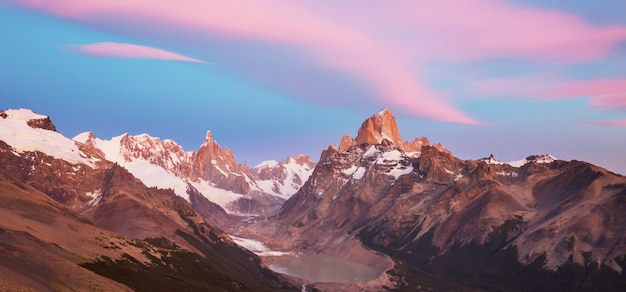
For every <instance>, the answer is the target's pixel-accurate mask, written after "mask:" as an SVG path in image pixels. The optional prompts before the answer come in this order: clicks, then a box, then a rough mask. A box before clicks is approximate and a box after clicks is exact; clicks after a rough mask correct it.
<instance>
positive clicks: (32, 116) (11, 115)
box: [4, 108, 48, 121]
mask: <svg viewBox="0 0 626 292" xmlns="http://www.w3.org/2000/svg"><path fill="white" fill-rule="evenodd" d="M4 113H5V114H7V119H13V120H22V121H28V120H39V119H45V118H47V117H48V116H44V115H40V114H37V113H35V112H33V111H32V110H30V109H25V108H20V109H7V110H5V111H4Z"/></svg>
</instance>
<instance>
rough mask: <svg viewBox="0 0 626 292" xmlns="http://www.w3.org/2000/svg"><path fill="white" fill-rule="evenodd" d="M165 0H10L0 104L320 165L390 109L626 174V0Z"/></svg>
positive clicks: (484, 146) (86, 126)
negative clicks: (323, 156)
mask: <svg viewBox="0 0 626 292" xmlns="http://www.w3.org/2000/svg"><path fill="white" fill-rule="evenodd" d="M159 3H160V4H159V5H154V4H153V3H152V2H149V1H133V4H126V2H125V1H121V0H111V1H98V0H96V1H89V2H84V1H78V0H54V1H34V0H24V1H22V0H0V36H1V37H2V40H3V41H2V42H0V52H1V53H0V68H2V69H1V70H0V107H2V108H17V107H25V108H31V109H33V110H34V111H36V112H38V113H41V114H46V115H50V116H51V118H52V119H53V121H54V123H55V124H56V125H57V128H58V129H59V130H60V131H61V132H63V133H64V134H65V135H67V136H69V137H72V136H74V135H76V134H78V133H81V132H84V131H92V132H94V133H95V134H96V135H97V136H98V137H100V138H103V139H108V138H111V137H112V136H116V135H120V134H123V133H124V132H128V133H130V134H140V133H148V134H150V135H152V136H158V137H160V138H162V139H173V140H175V141H177V142H178V143H179V144H181V145H182V146H183V147H184V148H185V149H186V150H195V149H197V148H198V146H199V145H200V144H201V143H202V140H203V139H204V135H205V133H206V131H207V130H210V131H211V132H212V134H213V137H214V138H215V139H216V140H217V141H218V143H220V144H221V145H222V146H225V147H229V148H230V149H231V150H232V151H233V152H234V154H235V156H236V157H237V159H238V161H239V162H240V163H243V162H244V160H247V161H248V162H249V163H250V164H251V165H254V164H256V163H258V162H260V161H262V160H267V159H275V160H281V159H284V158H285V157H286V156H289V155H293V154H298V153H305V154H309V155H310V156H311V157H312V158H313V159H314V160H316V159H317V158H318V157H319V154H320V152H321V151H322V150H323V149H325V148H327V147H328V145H330V144H337V143H338V142H339V140H340V138H341V136H342V135H343V134H350V135H352V136H354V135H355V134H356V130H357V129H358V127H359V126H360V123H361V122H362V121H363V120H364V119H365V118H367V117H369V116H370V115H372V114H374V113H376V112H378V111H379V110H380V109H381V108H382V107H388V108H390V109H391V110H392V111H393V112H394V113H395V115H396V117H397V119H398V124H399V126H400V131H401V133H402V136H403V137H404V138H405V139H406V140H412V139H413V138H415V137H420V136H426V137H428V138H429V139H430V140H431V142H433V143H443V144H444V145H446V146H447V147H448V148H449V149H450V150H451V151H453V152H454V153H455V154H456V155H457V156H459V157H461V158H464V159H477V158H480V157H484V156H488V155H489V154H491V153H493V154H494V155H496V156H498V157H499V158H501V160H504V161H509V160H516V159H519V158H522V157H525V156H527V155H531V154H543V153H550V154H552V155H555V156H557V157H559V158H562V159H566V160H570V159H577V160H586V161H589V162H592V163H594V164H598V165H600V166H603V167H606V168H608V169H609V170H612V171H615V172H618V173H622V174H625V173H626V155H625V154H624V153H623V152H624V151H623V149H625V148H626V147H625V146H626V18H623V15H626V3H624V2H623V1H608V0H607V1H595V2H593V3H589V4H587V3H586V2H581V1H578V2H576V1H574V2H573V1H495V0H480V1H473V2H472V3H465V2H462V4H460V3H459V2H450V3H448V1H447V0H445V1H422V2H419V3H418V2H414V1H398V2H396V3H393V5H391V3H388V2H386V1H371V2H369V3H368V6H366V7H364V6H363V5H362V4H361V2H359V1H346V2H342V4H341V5H339V4H337V3H335V2H333V1H300V2H294V1H279V0H267V1H258V2H254V3H253V4H251V3H250V2H246V1H241V3H239V2H238V1H229V3H226V4H224V3H220V2H216V3H211V2H210V1H194V0H186V1H182V2H181V1H178V2H177V1H162V2H159ZM453 4H456V5H453ZM449 7H456V9H455V10H450V8H449Z"/></svg>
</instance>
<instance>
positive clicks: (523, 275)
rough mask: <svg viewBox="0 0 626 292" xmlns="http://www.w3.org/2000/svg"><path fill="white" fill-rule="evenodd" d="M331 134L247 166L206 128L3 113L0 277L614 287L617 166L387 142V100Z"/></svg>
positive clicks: (623, 232)
mask: <svg viewBox="0 0 626 292" xmlns="http://www.w3.org/2000/svg"><path fill="white" fill-rule="evenodd" d="M338 141H339V144H338V146H334V145H331V146H329V147H328V148H327V149H326V150H323V151H321V154H320V157H319V161H318V162H317V163H316V162H314V161H312V160H311V159H310V158H309V157H308V156H306V155H295V156H291V157H287V158H286V159H285V161H282V162H277V161H265V162H262V163H260V164H259V165H258V166H255V167H249V166H248V165H247V163H243V164H239V163H238V162H237V161H236V159H235V155H234V154H233V153H232V152H231V151H230V150H229V149H228V148H223V147H222V146H220V145H219V144H218V143H217V142H216V141H214V140H213V138H212V135H211V132H207V134H206V136H205V139H204V142H203V143H202V144H201V145H200V147H199V148H198V149H197V150H195V151H187V150H184V149H183V148H182V147H181V146H179V145H178V144H177V143H176V142H174V141H172V140H161V139H159V138H156V137H152V136H149V135H148V134H142V135H136V136H132V135H128V134H123V135H120V136H117V137H113V138H111V139H109V140H106V139H101V138H98V137H96V136H95V135H94V134H93V133H90V132H86V133H82V134H79V135H78V136H76V137H74V138H72V139H70V138H67V137H65V136H63V135H62V134H61V133H59V132H57V129H56V127H55V126H54V124H53V123H52V121H51V119H50V118H49V117H47V116H43V115H39V114H36V113H33V112H32V111H30V110H27V109H18V110H13V109H9V110H5V111H2V112H0V200H1V201H2V202H3V203H2V204H1V206H0V219H1V220H0V259H1V260H0V271H1V273H0V287H1V288H0V289H1V290H36V291H58V290H105V291H128V290H137V291H157V290H158V291H164V290H167V291H171V290H184V291H215V290H217V291H240V290H242V291H280V290H286V291H287V290H296V291H298V290H306V291H308V290H312V289H318V290H322V291H326V290H329V291H346V290H347V291H359V290H362V291H372V290H373V291H380V290H404V291H621V290H623V288H624V287H626V272H624V269H625V268H626V177H623V176H620V175H618V174H615V173H612V172H610V171H607V170H605V169H603V168H600V167H597V166H594V165H591V164H589V163H586V162H582V161H563V160H559V159H557V158H556V157H554V156H552V155H548V154H540V155H529V156H527V157H526V158H523V159H520V160H517V161H512V162H506V163H505V162H502V161H500V160H499V159H497V158H496V157H495V156H494V155H490V156H488V157H486V158H481V159H477V160H463V159H460V158H458V157H455V156H454V154H453V153H452V152H451V151H449V150H448V149H446V147H445V146H443V145H441V144H434V145H433V144H431V142H430V141H429V140H428V139H427V138H425V137H421V138H416V139H413V140H410V141H405V140H403V138H402V136H401V135H400V132H399V130H398V126H397V123H396V120H395V117H394V115H393V113H392V112H391V111H390V110H388V109H383V110H381V111H380V112H379V113H377V114H375V115H373V116H371V117H370V118H368V119H366V120H365V121H364V122H363V123H362V125H361V127H360V128H359V129H358V131H357V134H356V137H354V138H353V137H351V136H349V135H345V136H344V137H342V138H341V139H338ZM242 246H243V247H242ZM352 270H354V271H355V272H354V273H352ZM278 272H280V273H278Z"/></svg>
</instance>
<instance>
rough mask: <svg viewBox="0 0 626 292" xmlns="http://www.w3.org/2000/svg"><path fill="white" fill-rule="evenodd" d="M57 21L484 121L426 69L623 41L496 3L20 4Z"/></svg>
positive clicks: (604, 48)
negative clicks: (155, 35) (213, 45)
mask: <svg viewBox="0 0 626 292" xmlns="http://www.w3.org/2000/svg"><path fill="white" fill-rule="evenodd" d="M13 1H14V2H16V3H20V4H22V5H26V6H30V7H33V8H37V9H41V10H44V11H47V12H49V13H52V14H55V15H57V16H60V17H65V18H70V19H73V20H78V21H81V22H86V23H98V24H104V25H105V26H106V25H116V23H119V22H120V21H124V20H141V21H142V22H143V23H149V24H151V25H152V24H154V27H159V26H172V27H176V28H179V29H181V30H187V29H189V30H193V31H196V32H200V33H203V34H206V35H222V36H228V37H234V38H240V39H246V40H254V41H263V42H270V43H276V44H280V45H286V46H290V47H295V48H297V49H299V50H301V51H303V52H306V53H307V54H308V55H310V56H312V59H311V62H313V64H314V65H321V66H324V67H326V68H331V69H334V70H339V71H341V72H344V73H346V74H349V75H351V76H354V77H357V78H358V79H360V80H361V81H362V83H364V84H367V85H368V86H369V87H370V88H371V89H372V90H373V91H374V92H376V93H377V98H378V101H379V102H380V103H381V104H385V105H388V106H396V107H398V108H402V109H405V110H406V111H408V112H410V113H411V114H412V115H414V116H418V117H423V118H428V119H434V120H440V121H449V122H457V123H470V124H476V123H478V121H476V120H475V119H473V118H471V117H469V116H468V115H467V114H465V113H463V112H462V111H461V110H459V109H458V108H457V107H456V106H455V105H454V104H453V103H452V102H451V101H450V100H449V98H448V97H447V96H446V95H445V94H442V93H441V92H437V91H436V90H433V89H431V88H430V86H429V85H428V84H427V83H426V82H425V81H424V80H423V78H421V76H419V74H420V72H419V67H420V64H421V63H422V62H432V61H440V60H445V61H457V62H463V61H471V60H481V59H489V58H494V57H496V58H527V59H530V60H540V61H557V62H581V61H588V60H593V59H597V58H601V57H603V56H605V55H607V54H608V53H610V52H611V50H613V49H614V48H615V47H616V46H617V45H618V44H620V43H621V42H623V41H625V40H626V27H622V26H593V25H591V24H588V23H586V22H585V21H584V20H583V19H581V18H579V17H577V16H574V15H570V14H567V13H563V12H559V11H555V10H542V9H536V8H529V7H524V6H520V5H515V4H510V3H507V2H505V1H499V0H475V1H453V0H436V1H435V0H432V1H393V2H389V1H368V3H367V5H358V7H354V6H351V5H349V4H346V3H337V2H336V1H311V2H303V1H286V0H267V1H263V3H259V2H257V3H250V2H249V1H243V0H231V1H205V0H179V1H159V2H158V4H156V3H155V2H154V1H148V0H135V1H126V0H92V1H84V0H13Z"/></svg>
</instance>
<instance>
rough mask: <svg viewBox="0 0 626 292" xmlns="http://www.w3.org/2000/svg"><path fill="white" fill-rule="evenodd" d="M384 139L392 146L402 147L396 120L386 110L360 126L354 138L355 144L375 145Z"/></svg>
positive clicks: (389, 111)
mask: <svg viewBox="0 0 626 292" xmlns="http://www.w3.org/2000/svg"><path fill="white" fill-rule="evenodd" d="M385 139H386V140H389V141H390V142H393V144H394V145H397V146H401V145H402V137H401V136H400V131H399V130H398V125H397V124H396V118H395V117H394V116H393V113H391V110H389V109H387V108H384V109H382V110H381V111H380V112H379V113H377V114H375V115H373V116H371V117H370V118H368V119H367V120H365V121H364V122H363V124H361V128H359V131H358V134H357V137H356V144H357V145H360V144H374V145H375V144H380V143H381V142H382V141H383V140H385Z"/></svg>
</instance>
